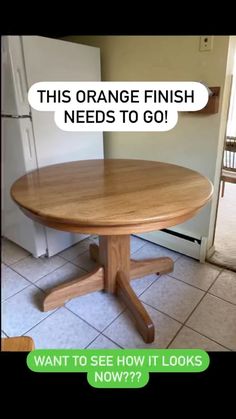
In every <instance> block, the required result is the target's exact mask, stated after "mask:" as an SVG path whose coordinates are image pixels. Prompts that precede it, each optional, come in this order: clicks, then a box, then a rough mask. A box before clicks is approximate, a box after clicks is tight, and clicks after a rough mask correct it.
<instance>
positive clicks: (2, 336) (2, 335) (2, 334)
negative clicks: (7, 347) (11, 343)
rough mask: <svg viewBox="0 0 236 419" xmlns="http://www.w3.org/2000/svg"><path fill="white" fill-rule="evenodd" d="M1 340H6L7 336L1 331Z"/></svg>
mask: <svg viewBox="0 0 236 419" xmlns="http://www.w3.org/2000/svg"><path fill="white" fill-rule="evenodd" d="M1 338H7V335H6V334H5V333H4V332H3V331H2V330H1Z"/></svg>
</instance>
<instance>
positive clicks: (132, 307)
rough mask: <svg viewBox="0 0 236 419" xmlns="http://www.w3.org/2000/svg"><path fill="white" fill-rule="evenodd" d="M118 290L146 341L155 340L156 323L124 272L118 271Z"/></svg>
mask: <svg viewBox="0 0 236 419" xmlns="http://www.w3.org/2000/svg"><path fill="white" fill-rule="evenodd" d="M116 292H117V295H118V296H119V297H120V298H121V299H122V301H123V302H124V303H125V305H126V306H127V308H128V309H129V311H130V312H131V314H132V316H133V318H134V320H135V323H136V327H137V329H138V331H139V333H140V334H141V335H142V337H143V340H144V342H146V343H151V342H153V341H154V337H155V328H154V324H153V322H152V320H151V318H150V316H149V314H148V313H147V311H146V309H145V308H144V306H143V304H142V303H141V301H140V300H139V299H138V297H137V295H136V294H135V292H134V291H133V289H132V288H131V286H130V284H129V280H128V278H127V277H126V276H125V275H124V273H123V272H118V273H117V279H116Z"/></svg>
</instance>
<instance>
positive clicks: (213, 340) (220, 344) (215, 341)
mask: <svg viewBox="0 0 236 419" xmlns="http://www.w3.org/2000/svg"><path fill="white" fill-rule="evenodd" d="M184 326H185V327H188V328H189V329H191V330H193V331H194V332H196V333H198V334H199V335H201V336H204V337H205V338H207V339H209V340H211V341H212V342H214V343H217V345H219V346H222V347H223V348H225V349H228V350H229V351H231V352H233V349H230V348H228V347H227V346H225V345H222V343H219V342H217V340H215V339H212V338H210V337H209V336H207V335H204V334H203V333H201V332H199V331H198V330H196V329H193V327H191V326H187V325H184ZM209 352H210V351H209Z"/></svg>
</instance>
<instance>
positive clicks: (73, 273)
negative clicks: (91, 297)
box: [37, 262, 87, 291]
mask: <svg viewBox="0 0 236 419" xmlns="http://www.w3.org/2000/svg"><path fill="white" fill-rule="evenodd" d="M84 274H87V272H86V271H84V270H82V269H80V268H78V267H77V266H75V265H73V264H72V263H70V262H67V263H66V264H65V265H63V266H62V267H61V268H58V269H56V270H55V271H53V272H51V273H50V274H48V275H46V276H44V277H43V278H42V279H39V280H38V281H37V287H39V288H41V289H42V290H43V291H46V290H47V289H49V288H53V287H56V286H57V285H61V284H62V283H63V282H66V281H70V280H72V279H75V278H77V277H80V276H82V275H84Z"/></svg>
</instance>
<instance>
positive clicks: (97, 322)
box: [66, 291, 124, 331]
mask: <svg viewBox="0 0 236 419" xmlns="http://www.w3.org/2000/svg"><path fill="white" fill-rule="evenodd" d="M66 307H68V308H69V309H70V310H72V311H73V312H74V313H75V314H78V316H80V317H81V318H82V319H84V320H86V321H87V322H88V323H89V324H91V325H92V326H94V327H96V329H98V330H100V331H102V330H103V329H104V328H105V327H107V326H108V324H110V323H111V322H112V321H113V320H114V319H115V318H116V317H117V316H118V315H119V314H120V313H121V312H122V310H124V305H123V304H122V303H121V302H120V301H119V299H118V298H117V297H115V296H113V295H111V294H108V293H105V292H102V291H98V292H92V293H90V294H87V295H83V296H81V297H77V298H73V299H72V300H71V301H69V302H68V303H67V304H66Z"/></svg>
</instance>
